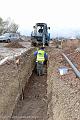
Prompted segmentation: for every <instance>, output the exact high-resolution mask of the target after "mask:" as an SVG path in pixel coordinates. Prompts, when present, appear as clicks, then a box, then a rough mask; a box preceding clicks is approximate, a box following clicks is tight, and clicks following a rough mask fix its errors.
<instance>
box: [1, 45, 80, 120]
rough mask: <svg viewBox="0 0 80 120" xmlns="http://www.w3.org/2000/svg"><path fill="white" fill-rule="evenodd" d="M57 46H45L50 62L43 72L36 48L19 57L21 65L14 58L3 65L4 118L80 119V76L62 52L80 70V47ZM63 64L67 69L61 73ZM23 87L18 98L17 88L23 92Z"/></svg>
mask: <svg viewBox="0 0 80 120" xmlns="http://www.w3.org/2000/svg"><path fill="white" fill-rule="evenodd" d="M22 45H25V43H23V44H22ZM55 46H56V44H55V45H51V46H50V47H47V48H46V51H47V52H48V62H47V66H46V65H45V74H44V75H43V76H37V74H36V71H35V69H34V64H35V62H34V58H33V52H32V51H34V50H35V49H34V48H31V49H30V50H29V51H28V53H26V52H24V53H23V54H22V55H20V57H18V59H20V64H19V66H16V65H15V64H14V61H7V63H6V64H5V65H3V66H1V68H0V76H1V78H0V82H1V83H0V85H1V86H2V87H3V88H1V87H0V88H1V89H2V92H1V99H0V106H1V107H2V108H0V110H1V111H2V112H0V115H1V116H2V117H1V120H80V80H79V79H78V78H77V77H76V75H75V74H74V72H73V70H72V68H71V67H70V65H69V64H68V63H67V62H66V61H65V59H64V58H63V56H62V54H61V53H62V52H64V53H65V54H66V55H67V57H68V58H69V59H70V60H71V61H72V62H73V64H74V65H75V66H76V67H77V69H78V70H80V51H78V49H76V47H70V48H69V47H65V48H61V47H60V48H56V47H55ZM26 48H27V47H26ZM23 49H25V48H22V49H21V50H23ZM16 50H17V49H16ZM15 53H16V52H15ZM1 56H2V54H1ZM63 66H66V67H67V68H68V72H67V74H65V75H60V73H59V68H60V67H63ZM5 68H6V69H5ZM6 70H7V72H6ZM3 71H4V73H3ZM19 81H20V86H18V85H19V83H18V82H19ZM18 87H20V91H18V90H19V88H18ZM4 88H5V89H4ZM22 88H24V89H23V95H24V99H23V100H22V99H21V96H20V97H19V99H17V101H16V102H15V98H16V96H17V94H18V92H20V94H19V95H22V92H21V90H22ZM1 100H2V101H1ZM13 103H15V105H14V104H13ZM10 111H11V113H10Z"/></svg>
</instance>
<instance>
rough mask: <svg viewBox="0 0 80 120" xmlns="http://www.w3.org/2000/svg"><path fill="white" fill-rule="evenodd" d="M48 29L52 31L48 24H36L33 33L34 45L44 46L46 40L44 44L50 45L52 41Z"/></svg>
mask: <svg viewBox="0 0 80 120" xmlns="http://www.w3.org/2000/svg"><path fill="white" fill-rule="evenodd" d="M48 29H50V27H47V24H46V23H36V25H35V26H33V31H32V33H31V40H32V44H35V45H36V44H43V39H44V44H45V45H48V43H49V40H50V34H49V33H48Z"/></svg>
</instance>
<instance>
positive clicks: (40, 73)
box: [37, 62, 44, 75]
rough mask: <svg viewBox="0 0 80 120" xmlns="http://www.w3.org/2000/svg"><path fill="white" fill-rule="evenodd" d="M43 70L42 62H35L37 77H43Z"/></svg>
mask: <svg viewBox="0 0 80 120" xmlns="http://www.w3.org/2000/svg"><path fill="white" fill-rule="evenodd" d="M43 73H44V70H43V63H42V62H37V74H38V75H43Z"/></svg>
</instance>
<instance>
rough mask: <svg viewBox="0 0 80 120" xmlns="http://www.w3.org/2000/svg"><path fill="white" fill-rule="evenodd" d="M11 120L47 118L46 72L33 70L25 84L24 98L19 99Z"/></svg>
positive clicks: (43, 119)
mask: <svg viewBox="0 0 80 120" xmlns="http://www.w3.org/2000/svg"><path fill="white" fill-rule="evenodd" d="M11 120H47V74H45V75H43V76H37V74H36V73H35V71H34V72H33V74H32V76H31V77H30V79H29V83H27V84H26V86H25V90H24V100H23V101H21V100H19V101H18V103H17V105H16V107H15V109H14V112H13V116H12V119H11Z"/></svg>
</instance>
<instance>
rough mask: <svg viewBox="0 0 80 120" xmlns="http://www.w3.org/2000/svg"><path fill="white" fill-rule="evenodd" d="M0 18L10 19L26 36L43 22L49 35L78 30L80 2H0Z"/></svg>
mask: <svg viewBox="0 0 80 120" xmlns="http://www.w3.org/2000/svg"><path fill="white" fill-rule="evenodd" d="M0 17H2V18H3V19H4V20H6V19H7V18H8V17H10V18H11V19H12V20H14V22H15V23H16V24H18V25H19V31H20V32H21V33H23V34H25V35H28V34H30V33H31V31H32V30H33V26H34V25H35V23H38V22H44V23H47V25H48V26H49V27H50V31H49V32H51V35H52V36H54V35H58V34H59V35H60V34H61V35H62V34H64V35H68V34H70V33H74V34H75V32H76V31H79V30H80V0H0Z"/></svg>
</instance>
